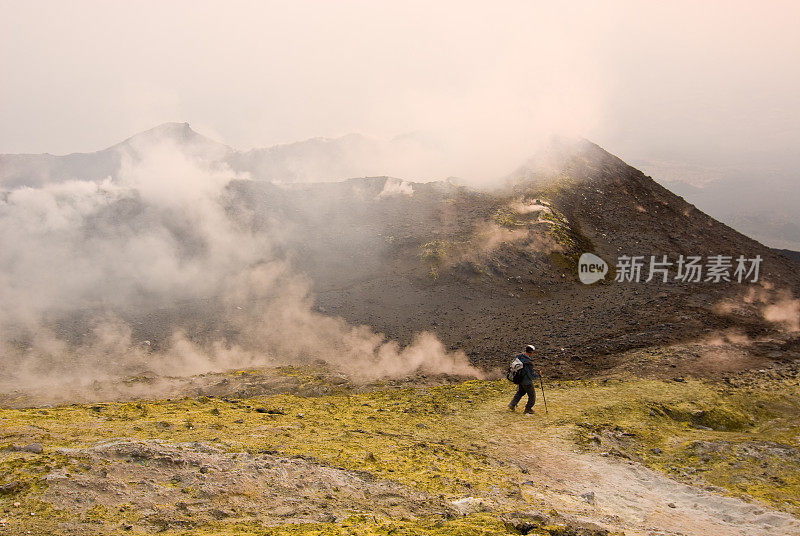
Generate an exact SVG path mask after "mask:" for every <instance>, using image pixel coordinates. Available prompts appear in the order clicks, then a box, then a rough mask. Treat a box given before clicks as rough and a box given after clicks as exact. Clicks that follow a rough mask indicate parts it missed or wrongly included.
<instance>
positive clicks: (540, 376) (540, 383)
mask: <svg viewBox="0 0 800 536" xmlns="http://www.w3.org/2000/svg"><path fill="white" fill-rule="evenodd" d="M539 387H541V388H542V400H544V412H545V413H548V411H547V399H546V398H545V397H544V382H543V381H542V373H541V372H539Z"/></svg>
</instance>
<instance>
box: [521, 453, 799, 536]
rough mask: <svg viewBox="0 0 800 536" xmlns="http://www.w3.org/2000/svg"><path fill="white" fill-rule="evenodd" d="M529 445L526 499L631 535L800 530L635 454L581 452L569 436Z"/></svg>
mask: <svg viewBox="0 0 800 536" xmlns="http://www.w3.org/2000/svg"><path fill="white" fill-rule="evenodd" d="M524 452H526V453H527V454H525V455H524V456H523V457H522V458H521V459H520V460H519V462H520V463H521V464H522V465H524V466H526V467H528V469H529V471H530V474H531V476H532V484H531V485H529V486H524V487H523V494H524V495H525V496H526V498H528V499H529V500H531V501H534V502H539V503H541V504H542V506H549V507H552V508H555V509H556V510H558V511H560V512H562V513H565V514H570V515H572V516H574V517H575V518H577V519H579V520H582V521H588V522H593V523H596V524H600V525H602V526H604V527H605V528H608V529H609V530H615V531H624V532H625V534H626V535H628V536H631V535H644V536H667V535H670V536H673V535H704V536H711V535H713V536H745V535H746V536H752V535H755V534H758V535H763V536H769V535H775V536H791V535H800V520H798V519H797V518H796V517H794V516H792V515H790V514H788V513H784V512H779V511H776V510H773V509H771V508H768V507H767V506H764V505H762V504H760V503H756V502H754V503H752V504H751V503H747V502H745V501H743V500H741V499H737V498H732V497H724V496H721V495H718V494H716V493H712V492H710V491H706V490H704V489H700V488H697V487H693V486H689V485H686V484H682V483H680V482H677V481H675V480H672V479H670V478H669V477H667V476H665V475H662V474H659V473H657V472H655V471H652V470H650V469H648V468H646V467H643V466H641V465H639V464H637V463H634V462H631V461H628V460H624V459H619V458H615V457H611V456H609V457H603V456H599V455H596V454H587V453H580V452H577V451H576V450H575V448H574V446H573V445H571V444H569V443H567V442H566V441H563V440H555V439H553V440H534V441H532V442H531V443H530V444H529V445H528V446H527V448H525V450H524ZM525 488H527V489H528V490H530V491H525ZM592 494H593V495H592Z"/></svg>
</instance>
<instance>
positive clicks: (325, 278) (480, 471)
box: [0, 124, 800, 536]
mask: <svg viewBox="0 0 800 536" xmlns="http://www.w3.org/2000/svg"><path fill="white" fill-rule="evenodd" d="M363 143H365V142H364V141H363V140H361V139H360V138H350V139H346V140H344V141H343V140H339V141H333V142H331V141H326V140H312V141H310V142H305V143H301V144H296V145H291V146H281V147H279V148H273V149H265V150H254V151H250V152H248V153H241V152H238V151H235V150H234V149H230V148H228V147H225V146H223V145H221V144H217V143H215V142H213V141H211V140H207V139H205V138H203V137H202V136H200V135H199V134H196V133H194V131H192V130H191V129H190V128H189V127H188V125H180V124H168V125H162V126H161V127H157V128H155V129H153V130H151V131H148V132H145V133H142V134H140V135H137V136H134V137H132V138H130V139H129V140H126V141H125V142H122V143H121V144H118V145H116V146H113V147H111V148H109V149H106V150H104V151H100V152H98V153H92V154H87V155H68V156H64V157H53V156H50V155H39V156H14V155H11V156H9V155H6V156H3V157H0V177H2V182H1V184H2V188H3V190H2V191H1V192H0V237H2V240H3V246H4V247H3V248H0V274H2V277H0V301H2V303H3V304H4V307H3V308H2V309H0V363H2V365H3V370H4V374H3V375H2V376H1V377H0V509H2V514H0V532H3V533H4V534H5V533H8V534H12V535H17V534H20V535H21V534H77V535H86V536H89V535H92V536H93V535H98V534H101V535H119V534H137V535H141V536H145V535H148V534H154V533H158V534H167V535H172V536H188V535H195V534H200V535H202V534H209V535H210V534H214V535H218V534H219V535H226V536H227V535H230V536H279V535H287V536H288V535H307V536H312V535H313V536H320V535H328V534H330V535H337V536H345V535H353V534H358V535H362V534H371V535H376V536H377V535H380V536H384V535H386V536H388V535H390V534H391V535H397V534H415V535H416V534H429V535H432V536H433V535H441V536H445V535H462V534H463V535H473V534H474V535H478V534H480V535H484V536H488V535H492V536H494V535H497V536H501V535H502V536H507V535H510V534H535V535H537V536H565V535H571V536H610V535H612V534H626V535H628V536H633V535H641V536H645V535H647V536H650V535H653V534H674V535H694V534H714V535H720V536H742V535H745V534H764V535H769V536H773V535H774V536H786V535H793V534H800V520H798V517H797V516H798V514H799V513H800V499H799V498H798V497H800V443H799V442H798V438H800V425H798V423H800V420H798V416H799V415H800V398H799V397H798V391H797V386H798V381H800V359H798V358H800V337H799V336H798V335H799V334H800V301H798V300H797V298H796V296H798V295H800V276H799V275H798V271H797V268H796V263H795V262H794V261H793V260H791V259H790V258H787V257H785V256H784V255H783V254H781V252H779V251H776V250H771V249H769V248H766V247H764V246H762V245H761V244H759V243H758V242H755V241H754V240H751V239H749V238H748V237H746V236H744V235H741V234H739V233H737V232H735V231H733V230H732V229H730V228H728V227H726V226H725V225H722V224H721V223H719V222H717V221H715V220H714V219H713V218H710V217H709V216H708V215H706V214H704V213H702V212H701V211H699V210H697V209H696V208H695V207H693V206H692V205H690V204H688V203H687V202H685V201H684V200H683V199H682V198H680V197H678V196H676V195H674V194H672V193H671V192H670V191H668V190H666V189H665V188H663V187H661V186H659V185H658V184H656V183H655V182H654V181H653V180H652V179H650V178H649V177H646V176H645V175H643V174H642V173H641V172H639V171H638V170H636V169H634V168H632V167H630V166H628V165H627V164H625V163H624V162H622V161H621V160H620V159H618V158H616V157H614V156H613V155H611V154H609V153H607V152H606V151H604V150H603V149H601V148H600V147H598V146H597V145H594V144H592V143H590V142H588V141H585V140H580V141H574V140H573V141H570V140H553V142H552V143H551V144H549V145H548V146H547V147H545V148H543V149H542V150H540V151H539V152H538V153H537V154H535V155H533V156H532V157H531V158H530V159H529V160H528V161H526V162H525V163H523V165H521V166H519V167H518V168H517V169H516V170H515V171H514V172H513V173H510V174H509V175H508V176H506V177H503V178H500V179H498V180H497V181H496V182H495V184H494V186H492V187H490V188H489V187H487V188H483V189H478V188H471V187H468V186H465V185H463V184H460V183H459V181H458V180H456V179H451V180H447V181H433V182H424V181H413V180H410V179H408V178H395V177H386V176H376V177H360V178H343V177H340V178H341V179H342V180H338V181H326V182H307V181H302V180H299V179H302V178H307V177H308V176H310V175H324V173H325V171H326V170H328V171H330V172H331V173H345V172H347V171H351V170H352V169H356V168H358V166H361V165H363V164H364V163H363V162H359V160H358V158H354V155H356V153H357V152H358V151H362V150H367V151H369V148H368V147H366V148H365V146H364V145H363ZM342 147H350V148H346V149H342ZM352 147H359V149H358V151H355V152H354V151H351V148H352ZM340 150H342V151H344V152H340ZM308 155H316V156H315V157H314V158H311V160H310V161H309V162H306V158H307V156H308ZM306 164H308V165H306ZM318 164H322V167H318ZM373 164H374V161H373V162H369V165H373ZM353 166H355V167H353ZM233 168H235V170H234V169H233ZM360 169H364V168H363V167H362V168H360ZM318 178H320V177H318ZM322 178H325V179H326V180H327V179H330V178H331V177H330V176H327V177H322ZM266 179H270V180H266ZM281 179H283V180H281ZM583 253H592V254H594V255H596V256H599V257H600V258H601V259H604V260H605V261H606V262H607V263H608V264H609V265H610V266H609V273H608V274H607V275H606V277H605V279H604V280H602V281H599V282H596V283H594V284H592V285H585V284H583V283H581V281H580V277H579V271H578V263H579V259H580V256H581V255H582V254H583ZM623 255H627V256H637V255H638V256H642V257H645V258H647V259H649V257H650V256H651V255H655V256H658V257H659V258H660V257H661V256H662V255H666V256H667V257H668V259H670V260H672V261H673V262H675V261H677V258H678V257H679V256H680V255H684V256H701V257H703V258H707V257H709V256H712V255H729V256H732V257H733V258H736V257H738V256H739V255H744V256H745V257H746V258H754V257H756V256H757V255H758V256H760V257H761V259H762V263H761V265H760V273H759V281H758V282H757V283H752V282H747V281H744V282H741V283H740V282H737V281H736V276H735V275H734V274H730V275H731V276H732V280H731V281H720V282H716V283H715V282H706V281H703V282H680V281H676V280H675V279H674V274H675V271H674V270H673V271H672V272H671V276H670V278H669V280H668V281H666V282H664V281H662V280H660V279H659V278H656V279H655V280H652V281H649V282H648V281H644V280H642V281H640V282H633V281H628V282H626V281H623V280H620V281H617V280H616V279H617V277H616V276H617V275H620V274H624V271H623V270H624V269H623V268H621V267H618V266H617V261H618V259H619V258H621V257H622V256H623ZM673 268H674V267H673ZM645 276H646V271H643V273H642V279H646V277H645ZM620 279H622V278H620ZM701 279H702V278H701ZM744 279H747V278H746V277H745V278H744ZM528 343H533V344H535V345H536V346H537V352H536V354H535V356H534V359H535V360H536V365H537V368H541V369H542V371H543V376H544V377H543V380H542V381H541V382H540V383H539V385H538V389H537V397H539V398H538V399H537V403H536V405H535V407H534V409H535V413H534V414H533V415H523V414H521V412H519V411H517V412H515V413H512V412H509V410H508V408H507V406H506V404H507V403H508V399H509V397H510V396H511V393H512V391H513V390H514V388H515V387H514V386H513V385H512V384H510V383H509V382H507V381H506V380H505V379H502V378H500V379H498V378H499V376H500V372H501V370H502V368H503V367H505V366H506V364H507V362H508V358H509V356H510V355H511V354H512V353H514V352H517V351H519V350H520V349H521V346H522V345H524V344H528ZM545 395H546V397H545Z"/></svg>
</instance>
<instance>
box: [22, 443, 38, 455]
mask: <svg viewBox="0 0 800 536" xmlns="http://www.w3.org/2000/svg"><path fill="white" fill-rule="evenodd" d="M21 450H23V451H25V452H32V453H34V454H41V453H42V452H43V451H44V447H42V444H41V443H30V444H28V445H25V446H24V447H22V449H21Z"/></svg>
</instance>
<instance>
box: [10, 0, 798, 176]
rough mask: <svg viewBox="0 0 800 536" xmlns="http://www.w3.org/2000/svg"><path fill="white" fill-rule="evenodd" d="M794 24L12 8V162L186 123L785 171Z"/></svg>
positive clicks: (709, 10)
mask: <svg viewBox="0 0 800 536" xmlns="http://www.w3.org/2000/svg"><path fill="white" fill-rule="evenodd" d="M798 6H800V4H799V3H797V2H791V1H786V2H754V1H750V2H732V1H724V2H712V1H703V2H697V1H692V2H668V3H667V2H659V3H657V4H656V3H655V2H640V1H633V2H594V1H592V2H578V1H572V2H569V3H562V2H534V1H524V2H510V1H509V2H483V3H479V2H464V1H453V2H435V3H434V2H430V1H423V2H416V1H407V0H404V1H397V2H378V1H363V2H355V1H337V2H330V1H319V2H302V1H296V0H293V1H283V2H268V1H258V2H235V1H225V2H203V1H197V0H190V1H154V2H146V1H128V2H114V1H107V0H105V1H97V2H88V1H74V0H73V1H69V2H36V1H30V0H24V1H23V0H21V1H17V2H14V1H6V0H0V64H1V65H2V69H3V73H4V76H3V83H2V84H1V85H0V153H17V152H50V153H54V154H63V153H68V152H73V151H94V150H97V149H101V148H104V147H106V146H108V145H110V144H112V143H114V142H117V141H120V140H122V139H124V138H126V137H128V136H130V135H131V134H134V133H136V132H138V131H141V130H145V129H147V128H150V127H152V126H154V125H156V124H158V123H162V122H165V121H188V122H190V123H191V124H192V126H193V127H195V128H196V129H197V130H198V131H200V132H202V133H204V134H206V135H210V136H212V137H216V138H217V139H219V140H221V141H223V142H225V143H228V144H230V145H232V146H234V147H237V148H250V147H254V146H266V145H271V144H275V143H281V142H289V141H295V140H298V139H304V138H308V137H313V136H330V137H332V136H338V135H342V134H345V133H349V132H360V133H364V134H371V135H375V136H379V137H390V136H393V135H396V134H401V133H406V132H410V131H419V130H422V131H435V132H439V133H442V132H444V133H448V135H452V136H455V137H459V138H461V139H462V140H469V141H470V142H474V143H475V144H477V145H476V147H478V148H479V149H478V150H481V148H485V150H487V151H491V150H492V149H493V148H497V147H500V146H506V145H508V146H512V147H520V148H524V147H525V146H526V144H529V143H530V141H531V140H532V139H534V138H535V137H536V135H538V134H539V133H541V132H544V131H550V130H557V131H563V132H567V133H573V134H580V135H584V136H586V137H588V138H590V139H592V140H593V141H596V142H598V143H600V144H601V145H603V146H604V147H606V148H607V149H609V150H610V151H611V152H614V153H616V154H618V155H620V156H621V157H623V158H624V159H630V160H637V159H639V160H646V159H656V160H669V161H673V160H674V161H679V162H682V163H691V164H697V165H710V166H713V165H717V164H718V163H719V162H721V161H724V160H726V159H729V158H733V157H736V158H742V157H744V158H755V159H759V158H760V159H763V160H765V161H767V160H769V161H771V162H778V163H779V164H780V165H782V166H789V165H790V164H791V163H792V162H793V160H794V162H796V159H795V155H796V153H797V152H798V151H797V148H798V146H799V145H800V143H799V142H800V32H798V31H797V25H798V22H799V21H800V7H798Z"/></svg>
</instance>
